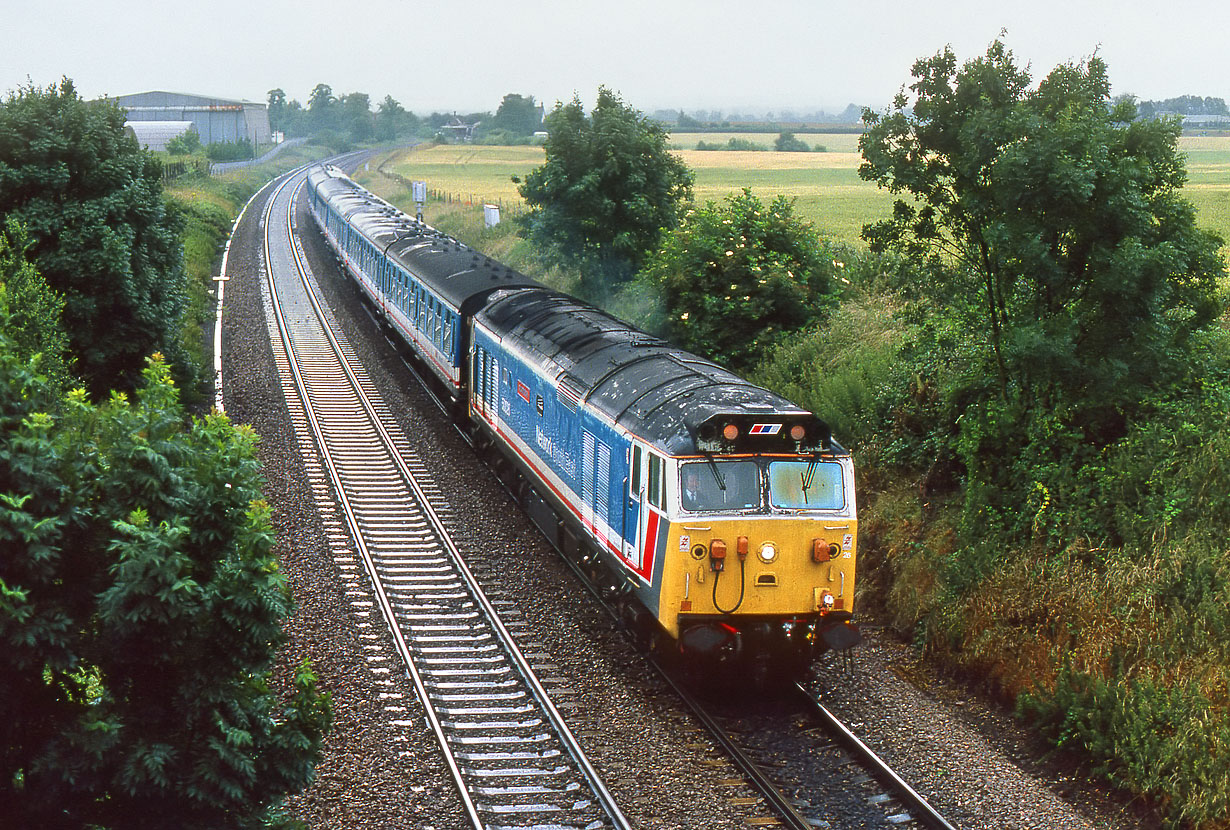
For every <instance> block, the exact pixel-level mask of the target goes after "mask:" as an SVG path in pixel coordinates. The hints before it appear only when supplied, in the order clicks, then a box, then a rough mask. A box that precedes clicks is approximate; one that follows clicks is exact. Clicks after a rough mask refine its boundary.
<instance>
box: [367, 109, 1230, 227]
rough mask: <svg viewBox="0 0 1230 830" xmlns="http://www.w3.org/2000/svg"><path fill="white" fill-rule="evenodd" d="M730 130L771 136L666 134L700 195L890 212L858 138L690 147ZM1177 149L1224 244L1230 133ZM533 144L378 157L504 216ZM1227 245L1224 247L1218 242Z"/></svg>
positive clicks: (827, 218) (374, 181)
mask: <svg viewBox="0 0 1230 830" xmlns="http://www.w3.org/2000/svg"><path fill="white" fill-rule="evenodd" d="M732 137H737V138H742V139H746V140H749V141H757V142H763V143H764V144H765V145H766V146H771V145H772V142H773V140H774V139H775V138H776V135H775V134H771V133H761V134H748V133H742V134H738V135H736V134H734V133H730V134H726V133H680V134H676V135H673V136H672V138H671V141H672V145H673V146H674V147H675V148H676V152H677V153H678V154H679V156H680V157H682V158H683V160H684V162H685V163H686V164H687V165H688V166H689V167H690V168H692V170H693V171H695V173H696V186H695V196H696V200H697V201H698V202H701V203H703V202H707V201H712V202H718V201H721V200H722V199H723V198H724V197H726V196H727V195H729V194H731V193H737V192H738V191H739V190H740V189H742V188H745V187H746V188H749V189H750V190H751V191H752V193H753V194H754V195H755V196H756V197H757V198H759V199H761V200H762V201H764V202H770V201H772V200H773V199H774V198H775V197H776V196H777V195H778V194H785V195H786V196H787V197H789V198H792V199H794V200H795V210H796V212H797V213H798V214H799V215H800V216H801V217H802V218H803V219H805V220H807V221H809V222H811V223H812V224H813V225H814V226H815V227H816V229H817V230H818V231H819V233H820V234H821V236H823V237H826V238H830V239H833V240H835V241H839V242H847V243H850V244H860V240H859V230H860V229H861V228H862V226H863V224H865V223H867V222H869V221H874V220H875V219H878V218H881V217H886V216H888V214H889V211H890V209H891V204H892V198H891V197H890V195H889V194H888V193H886V192H883V191H881V190H879V189H878V188H876V187H875V186H874V185H873V184H870V183H868V182H864V181H862V180H861V179H859V177H858V165H859V162H860V160H861V158H860V156H859V154H858V149H857V146H856V144H857V141H858V136H855V135H849V134H841V133H825V134H810V133H809V134H800V135H799V137H800V138H802V139H803V140H804V141H806V142H808V143H809V144H817V143H820V144H824V145H825V147H827V148H828V152H823V153H815V152H813V153H778V152H775V151H771V150H770V151H728V150H695V149H685V148H687V147H692V148H695V146H696V142H697V141H701V140H704V141H706V142H709V143H725V142H726V141H727V140H728V139H729V138H732ZM1179 146H1180V149H1181V150H1182V151H1183V152H1185V153H1186V154H1187V159H1188V185H1187V187H1186V188H1185V190H1184V193H1185V195H1186V196H1187V198H1188V199H1190V200H1191V202H1192V203H1193V204H1194V205H1195V207H1196V211H1197V216H1198V221H1199V223H1200V225H1201V226H1202V227H1205V228H1208V229H1209V230H1212V231H1215V232H1217V233H1218V234H1220V235H1221V236H1222V238H1223V239H1226V240H1228V241H1230V135H1221V136H1183V137H1182V138H1180V140H1179ZM543 159H544V155H543V150H542V148H541V147H487V146H470V145H440V146H432V147H425V148H421V149H418V148H416V149H411V150H402V151H398V152H395V153H393V154H390V155H389V156H386V157H384V160H383V161H382V162H381V163H380V164H379V169H380V170H382V171H384V172H387V173H394V174H397V175H398V176H401V177H403V178H404V179H421V180H424V181H426V182H427V186H428V187H429V188H431V189H432V190H434V191H436V192H437V193H438V194H440V198H442V199H445V200H446V201H452V202H453V203H457V202H460V203H461V204H463V205H465V204H467V203H468V204H473V205H475V206H476V209H477V206H481V205H482V204H483V203H484V202H487V203H494V204H499V205H501V207H502V210H503V212H504V215H505V216H509V215H513V214H515V213H517V212H519V211H520V210H522V209H523V204H522V202H521V197H520V196H519V195H518V194H517V185H516V184H514V183H513V182H512V180H511V177H512V176H521V177H524V176H525V175H526V174H527V173H529V172H530V171H531V170H533V169H534V168H535V167H537V166H538V165H540V164H542V163H543ZM377 173H378V171H377V165H376V164H375V163H373V165H372V169H371V170H370V171H368V172H367V173H366V174H365V175H364V176H363V177H361V180H363V181H364V182H365V184H367V186H369V187H371V188H372V189H373V190H376V191H377V192H380V193H381V194H382V195H384V196H385V197H386V198H389V199H390V200H392V201H395V202H397V203H399V204H402V205H403V206H404V205H405V204H406V202H408V201H409V195H408V193H405V192H399V191H400V188H399V186H398V185H397V184H396V183H395V181H394V180H392V179H387V178H384V179H383V180H381V179H382V178H383V177H380V176H378V175H377ZM1223 250H1227V249H1223Z"/></svg>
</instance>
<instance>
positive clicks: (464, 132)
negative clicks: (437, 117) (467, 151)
mask: <svg viewBox="0 0 1230 830" xmlns="http://www.w3.org/2000/svg"><path fill="white" fill-rule="evenodd" d="M481 123H482V122H481V121H475V122H474V123H473V124H466V123H465V122H464V121H462V120H461V119H460V118H458V117H457V116H453V120H451V121H449V122H448V123H447V124H441V125H440V132H441V133H443V134H444V135H447V136H449V137H451V138H452V139H453V140H454V141H467V142H468V141H473V140H474V131H475V130H477V129H478V125H479V124H481Z"/></svg>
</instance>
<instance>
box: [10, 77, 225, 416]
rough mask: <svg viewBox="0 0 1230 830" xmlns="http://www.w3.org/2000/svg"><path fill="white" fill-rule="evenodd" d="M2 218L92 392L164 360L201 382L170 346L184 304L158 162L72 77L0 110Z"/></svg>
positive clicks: (187, 380) (183, 377) (130, 379)
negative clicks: (153, 359)
mask: <svg viewBox="0 0 1230 830" xmlns="http://www.w3.org/2000/svg"><path fill="white" fill-rule="evenodd" d="M0 216H6V217H11V218H13V219H16V220H17V221H19V222H20V223H21V224H22V225H24V226H25V228H26V229H27V231H28V233H29V235H30V239H31V240H32V243H33V244H31V245H30V248H29V251H28V253H29V256H30V259H31V261H32V262H33V263H34V264H35V266H36V267H37V268H38V270H39V271H40V272H41V273H42V275H43V277H44V278H45V279H46V280H47V283H48V284H49V285H50V286H51V287H52V289H54V290H55V291H56V292H58V293H60V294H61V295H63V297H64V300H65V306H64V324H65V329H66V331H67V332H68V335H69V338H70V341H71V345H72V351H73V353H74V354H75V355H76V356H77V361H78V362H77V370H78V371H79V373H80V374H81V376H82V378H83V379H84V380H85V381H86V383H87V385H88V387H89V389H90V390H91V391H92V392H93V393H94V394H96V395H103V394H105V393H106V392H107V391H108V390H110V389H112V388H119V389H131V388H133V386H134V384H135V383H136V380H137V378H138V377H139V376H140V372H141V368H142V366H143V365H144V360H145V358H146V357H147V356H148V355H150V354H152V353H153V352H156V351H159V352H162V353H163V354H165V355H167V356H168V358H169V359H170V361H171V362H172V365H173V366H174V369H175V372H176V375H177V377H178V378H179V379H180V382H181V384H184V385H192V386H194V387H195V386H196V385H197V384H199V383H200V382H201V379H202V377H203V375H202V373H201V370H200V367H198V366H195V365H194V364H193V363H192V362H191V360H190V358H189V357H188V354H187V352H185V351H184V350H183V349H182V348H181V347H180V345H179V338H180V331H181V326H182V321H183V315H184V311H185V306H186V292H185V281H186V277H185V274H184V268H183V255H182V247H181V244H180V236H179V235H180V230H181V224H182V223H181V221H180V218H179V215H178V214H177V213H176V212H175V210H174V208H173V207H172V206H170V205H169V204H168V203H167V202H166V201H165V199H164V197H163V193H162V170H161V165H160V164H159V163H158V161H157V159H155V158H154V156H153V155H152V154H151V153H149V152H148V151H145V150H142V149H140V148H139V147H138V146H137V142H136V140H135V139H133V138H131V137H130V136H127V135H125V133H124V112H123V110H121V109H120V108H119V107H118V106H116V104H115V103H114V102H112V101H106V100H103V101H83V100H81V99H80V98H79V97H78V96H77V91H76V89H74V87H73V83H72V81H70V80H68V79H67V78H65V79H64V80H63V81H62V82H61V83H60V84H59V85H58V86H54V85H53V86H51V87H48V88H47V89H38V88H35V87H33V86H30V87H24V88H22V89H19V90H18V91H17V92H16V93H12V94H10V96H9V97H8V98H7V99H6V100H5V101H4V102H3V103H2V104H0Z"/></svg>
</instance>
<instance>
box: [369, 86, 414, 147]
mask: <svg viewBox="0 0 1230 830" xmlns="http://www.w3.org/2000/svg"><path fill="white" fill-rule="evenodd" d="M374 123H375V128H374V129H375V137H376V138H377V139H379V140H380V141H394V140H396V139H399V138H407V137H409V136H411V135H413V134H414V131H415V130H416V129H417V128H418V126H419V119H418V116H416V115H415V114H414V113H412V112H409V111H408V110H407V109H406V108H405V107H403V106H402V105H401V104H399V103H398V102H397V101H396V100H395V99H394V98H393V96H392V95H386V96H384V100H383V101H381V102H380V104H379V105H378V106H377V107H376V115H375V119H374Z"/></svg>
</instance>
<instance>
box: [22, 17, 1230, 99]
mask: <svg viewBox="0 0 1230 830" xmlns="http://www.w3.org/2000/svg"><path fill="white" fill-rule="evenodd" d="M0 21H3V22H0V92H3V93H5V94H7V93H9V92H12V91H14V90H16V89H17V88H18V87H20V86H23V85H25V84H27V83H29V82H33V83H34V84H35V85H37V86H46V85H48V84H51V83H54V82H56V81H58V80H59V79H60V77H61V76H65V75H67V76H68V77H70V78H72V79H73V81H74V82H75V84H76V86H77V90H78V92H79V93H80V94H81V95H82V96H83V97H87V98H92V97H96V96H101V95H112V96H114V95H123V94H127V93H133V92H145V91H148V90H169V91H174V92H190V93H199V94H204V95H212V96H218V97H223V98H242V99H247V100H253V101H264V100H266V93H267V92H268V91H269V90H270V89H273V88H275V87H280V88H281V89H283V90H285V92H286V94H287V96H288V97H290V98H294V99H297V100H299V101H300V102H302V103H305V104H306V102H307V98H308V96H309V94H310V93H311V91H312V88H313V87H315V85H316V84H318V83H326V84H328V85H329V86H331V87H332V89H333V92H334V94H338V95H340V94H343V93H349V92H366V93H368V94H369V95H370V96H371V98H372V102H373V104H375V103H376V102H378V101H380V100H382V99H383V98H384V96H385V95H392V96H393V97H394V98H395V99H397V100H398V101H400V102H401V104H402V105H403V106H405V107H406V108H407V109H410V110H413V111H415V112H418V113H421V114H425V113H427V112H431V111H436V110H438V111H453V110H456V111H459V112H471V111H484V110H488V111H494V110H495V108H496V107H497V106H498V105H499V102H500V99H501V98H502V97H503V96H504V94H505V93H509V92H516V93H520V94H522V95H533V96H534V97H535V98H536V99H537V100H539V101H541V102H544V103H546V104H547V105H548V106H550V105H552V104H554V103H555V102H556V101H560V100H563V101H567V100H570V99H571V98H572V97H573V95H574V93H575V94H579V95H580V97H581V100H582V101H584V102H585V103H586V104H587V105H592V103H593V101H594V99H595V98H596V94H597V89H598V87H599V86H600V85H604V86H607V87H610V88H612V89H614V90H616V91H618V92H619V93H620V94H621V96H622V97H623V99H624V101H625V102H626V103H628V104H630V105H631V106H633V107H635V108H637V109H639V110H642V111H645V112H652V111H654V110H656V109H659V108H661V109H680V108H682V109H684V110H686V111H693V110H697V109H704V110H721V111H724V112H727V113H729V112H732V111H733V112H757V113H762V112H765V111H774V112H781V111H783V110H787V109H789V110H793V111H795V112H797V113H805V112H812V111H815V110H818V109H824V110H827V111H829V112H837V111H840V110H841V109H843V108H844V107H845V106H846V104H849V103H856V104H859V105H860V106H861V105H867V106H872V107H873V108H875V109H883V108H884V107H885V106H887V105H888V103H889V101H890V100H891V98H892V96H893V95H894V94H895V93H896V92H897V90H898V89H899V88H900V87H901V86H902V85H903V84H907V83H908V82H909V80H910V66H911V65H912V64H913V62H914V60H916V59H917V58H919V57H924V56H930V55H932V54H934V53H935V52H937V51H939V50H940V49H942V48H943V47H944V46H945V44H949V45H951V46H952V47H953V49H954V51H955V52H956V54H957V57H958V58H959V59H960V60H965V59H967V58H970V57H974V56H976V55H979V54H981V53H983V52H984V51H985V49H986V46H987V44H988V43H990V42H991V41H992V40H993V39H994V38H995V37H996V36H997V35H998V34H999V32H1000V30H1001V29H1003V30H1006V38H1005V40H1006V43H1007V44H1008V46H1009V48H1011V49H1012V51H1013V53H1014V54H1015V55H1016V58H1017V61H1018V63H1020V64H1029V65H1031V66H1032V69H1033V75H1034V77H1035V79H1037V78H1040V77H1041V76H1042V75H1045V74H1046V73H1047V72H1048V71H1049V70H1050V69H1051V68H1053V67H1054V66H1055V65H1057V64H1059V63H1065V62H1069V61H1080V60H1082V59H1084V58H1086V57H1088V56H1089V55H1091V54H1093V52H1094V51H1095V50H1096V51H1097V53H1098V54H1099V55H1101V56H1102V58H1103V59H1105V60H1106V62H1107V64H1108V65H1109V68H1110V79H1111V82H1112V84H1113V87H1114V89H1113V92H1114V93H1115V94H1120V93H1133V94H1135V95H1137V96H1138V97H1140V98H1143V99H1158V98H1169V97H1174V96H1178V95H1188V94H1191V95H1201V96H1213V97H1219V98H1230V61H1227V51H1228V50H1227V39H1228V38H1230V2H1226V0H1200V1H1199V2H1197V0H1168V2H1158V0H1147V1H1146V0H1119V1H1118V2H1109V0H1099V2H1083V0H1033V2H1023V1H1022V0H1015V1H1014V2H1011V3H1005V2H996V1H995V0H940V2H931V3H927V2H914V3H905V2H888V0H844V2H840V3H838V2H829V1H828V0H823V1H822V0H744V1H743V2H738V3H736V2H728V1H727V0H707V2H704V1H703V0H631V1H630V2H621V0H502V1H501V2H496V1H495V0H430V2H425V1H424V0H346V2H337V0H296V2H274V1H273V0H206V1H205V2H200V1H199V0H198V1H196V2H194V1H193V0H188V1H187V2H182V0H180V1H177V0H163V1H162V2H159V3H151V2H139V1H138V0H35V1H34V2H30V1H29V0H20V2H19V1H18V0H0Z"/></svg>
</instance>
